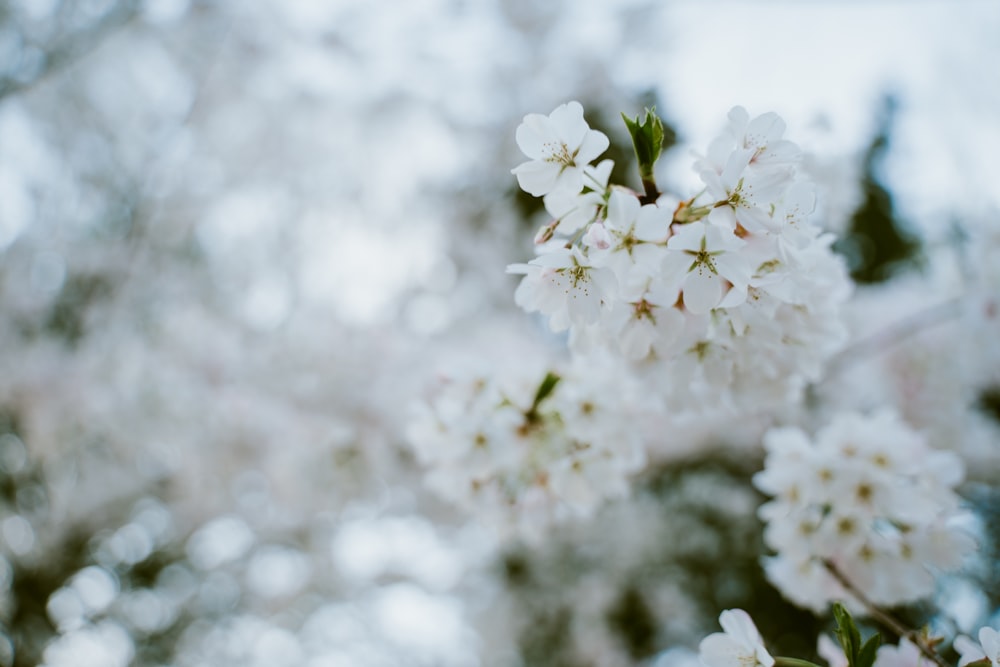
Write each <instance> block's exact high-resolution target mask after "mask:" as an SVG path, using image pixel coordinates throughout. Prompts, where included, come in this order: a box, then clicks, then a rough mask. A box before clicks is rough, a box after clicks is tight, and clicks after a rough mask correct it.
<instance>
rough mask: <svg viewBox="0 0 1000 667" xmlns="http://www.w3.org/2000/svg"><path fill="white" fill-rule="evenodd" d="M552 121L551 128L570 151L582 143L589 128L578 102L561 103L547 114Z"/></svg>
mask: <svg viewBox="0 0 1000 667" xmlns="http://www.w3.org/2000/svg"><path fill="white" fill-rule="evenodd" d="M549 119H550V120H551V121H552V128H553V130H554V131H555V134H556V136H558V137H559V138H560V139H561V140H562V141H563V143H565V144H566V145H567V146H568V147H569V148H570V151H573V150H575V149H576V148H577V147H578V146H580V144H581V143H583V140H584V136H585V135H586V134H587V131H588V130H589V129H590V128H589V126H588V125H587V121H585V120H584V119H583V107H582V106H580V103H579V102H567V103H566V104H562V105H560V106H558V107H556V109H555V110H554V111H553V112H552V113H551V114H549Z"/></svg>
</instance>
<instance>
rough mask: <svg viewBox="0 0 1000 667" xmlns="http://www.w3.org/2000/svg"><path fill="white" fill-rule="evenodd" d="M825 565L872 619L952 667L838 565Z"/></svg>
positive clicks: (922, 651)
mask: <svg viewBox="0 0 1000 667" xmlns="http://www.w3.org/2000/svg"><path fill="white" fill-rule="evenodd" d="M823 565H824V567H826V569H827V571H828V572H829V573H830V574H832V575H833V577H834V578H835V579H836V580H837V581H838V582H840V584H841V585H842V586H843V587H844V588H846V589H847V591H848V592H849V593H850V594H851V595H852V596H854V598H855V599H856V600H857V601H858V602H860V603H861V604H862V605H863V606H864V608H865V609H866V610H868V613H869V614H870V615H871V616H872V618H874V619H875V620H877V621H878V622H879V623H881V624H882V625H884V626H886V627H887V628H889V629H890V630H892V631H893V632H895V633H896V634H897V635H898V636H900V637H905V638H907V639H909V640H910V641H911V642H912V643H913V645H914V646H916V647H917V648H918V649H920V652H921V653H923V654H924V656H925V657H927V659H928V660H932V661H933V662H934V663H935V664H937V665H938V667H952V665H949V664H948V663H947V662H945V659H944V658H942V657H941V656H940V655H938V652H937V651H935V650H934V647H933V646H931V645H930V644H929V643H928V642H927V639H926V638H924V637H923V636H922V635H921V634H920V633H918V632H916V631H915V630H911V629H910V628H908V627H906V626H905V625H903V623H902V622H900V621H899V619H897V618H896V617H895V616H893V615H892V614H890V613H889V612H887V611H885V610H884V609H882V608H881V607H879V606H878V605H876V604H875V603H874V602H872V601H871V600H870V599H869V598H868V596H867V595H865V594H864V593H863V592H861V589H859V588H858V587H857V586H855V585H854V584H853V583H851V580H850V579H848V578H847V577H846V576H845V575H844V573H843V572H841V571H840V570H838V569H837V566H836V565H834V564H833V563H831V562H830V561H828V560H826V561H823Z"/></svg>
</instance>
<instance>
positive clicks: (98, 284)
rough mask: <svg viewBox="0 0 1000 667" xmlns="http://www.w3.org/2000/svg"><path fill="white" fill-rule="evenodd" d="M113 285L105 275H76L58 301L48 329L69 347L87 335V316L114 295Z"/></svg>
mask: <svg viewBox="0 0 1000 667" xmlns="http://www.w3.org/2000/svg"><path fill="white" fill-rule="evenodd" d="M111 291H112V286H111V282H110V281H109V280H108V279H107V278H106V277H105V276H102V275H76V276H71V277H69V278H68V279H67V280H66V284H65V285H64V286H63V288H62V291H61V292H60V293H59V298H57V299H56V302H55V304H54V305H53V306H52V310H51V311H50V312H49V317H48V320H47V321H46V323H45V328H46V330H48V332H49V333H51V334H54V335H56V336H59V337H61V338H63V339H64V340H65V341H66V342H67V343H68V344H69V345H74V344H76V343H77V342H79V340H80V338H82V337H83V335H84V334H85V333H86V330H85V327H86V313H87V309H88V308H89V307H91V306H92V305H94V304H96V303H98V302H100V301H102V300H104V299H107V298H108V297H109V296H110V295H111Z"/></svg>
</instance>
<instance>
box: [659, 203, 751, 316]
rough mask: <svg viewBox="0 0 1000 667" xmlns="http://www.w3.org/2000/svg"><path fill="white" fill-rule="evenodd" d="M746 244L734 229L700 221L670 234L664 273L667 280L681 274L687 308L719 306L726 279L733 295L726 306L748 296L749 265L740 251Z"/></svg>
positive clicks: (694, 310) (703, 309) (701, 309)
mask: <svg viewBox="0 0 1000 667" xmlns="http://www.w3.org/2000/svg"><path fill="white" fill-rule="evenodd" d="M744 245H745V243H744V242H743V241H742V240H741V239H740V238H739V237H737V236H736V235H735V234H733V233H732V232H729V231H727V230H724V229H721V228H719V227H717V226H715V225H712V224H703V223H700V222H695V223H691V224H689V225H685V226H683V227H681V229H680V231H679V232H677V233H676V234H674V235H673V236H671V237H670V240H669V241H668V242H667V250H668V251H671V252H668V253H667V255H666V256H665V257H664V259H663V274H664V275H665V276H666V277H667V282H668V283H669V282H671V281H673V280H676V279H677V277H680V282H682V284H683V290H684V307H685V308H687V309H688V310H690V311H691V312H692V313H707V312H708V311H710V310H712V309H713V308H716V307H718V306H719V305H720V302H721V301H722V297H723V290H724V286H725V284H726V281H728V283H729V284H730V285H731V286H732V288H731V289H730V292H731V293H732V297H729V298H727V299H726V304H725V306H727V307H728V306H738V305H739V304H740V303H742V302H743V301H744V300H745V299H746V291H747V285H748V283H749V282H750V267H749V266H748V265H747V264H746V261H745V260H744V259H743V258H742V257H741V256H740V255H739V254H738V251H739V249H740V248H742V247H743V246H744Z"/></svg>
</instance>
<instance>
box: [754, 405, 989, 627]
mask: <svg viewBox="0 0 1000 667" xmlns="http://www.w3.org/2000/svg"><path fill="white" fill-rule="evenodd" d="M764 446H765V448H766V450H767V458H766V459H765V467H764V470H763V471H762V472H760V473H758V474H757V475H756V476H755V477H754V484H755V485H756V486H757V488H759V489H760V490H761V491H764V492H765V493H767V494H769V495H772V496H774V497H775V498H774V500H772V501H771V502H769V503H767V504H765V505H763V506H762V507H761V509H760V514H761V518H762V519H764V520H765V521H766V522H767V527H766V529H765V531H764V539H765V541H766V543H767V546H768V547H770V548H771V549H773V550H774V551H776V552H777V555H775V556H773V557H771V558H769V559H768V561H767V565H766V570H767V574H768V577H769V578H770V580H771V581H773V582H774V584H775V585H776V586H778V588H780V589H781V591H782V592H783V593H784V594H785V595H786V596H788V597H789V598H790V599H792V600H794V601H795V602H797V603H799V604H801V605H803V606H807V607H809V608H811V609H813V610H815V611H816V612H822V611H823V610H824V609H826V607H827V606H828V605H829V604H830V603H831V602H832V601H835V600H848V601H850V600H852V591H851V589H845V587H844V585H843V584H842V582H841V581H840V580H838V576H837V575H839V576H840V577H843V578H844V579H846V581H847V582H849V583H850V585H851V586H853V587H855V588H854V590H860V591H863V592H864V595H865V596H867V597H868V599H870V600H871V601H873V602H875V603H876V604H880V605H888V606H895V605H898V604H900V603H904V602H911V601H914V600H917V599H919V598H923V597H926V596H928V595H930V594H931V593H932V592H933V591H934V588H935V574H936V573H940V572H947V571H949V570H955V569H957V568H958V567H959V566H960V565H961V564H962V557H963V556H964V555H966V554H968V553H969V552H970V551H971V550H972V549H973V547H974V546H975V544H974V542H973V540H972V538H971V536H970V535H969V534H968V533H967V532H966V531H965V530H964V529H963V528H962V526H961V518H962V517H961V514H960V512H959V502H960V501H959V497H958V496H957V495H956V494H955V488H956V487H957V486H958V484H959V483H960V482H961V481H962V478H963V476H964V469H963V465H962V461H961V459H959V458H958V456H956V455H955V454H954V453H953V452H950V451H947V450H936V449H933V448H931V447H930V446H928V443H927V442H926V439H925V438H924V437H922V436H921V434H919V433H917V432H915V431H913V430H912V429H911V428H909V427H908V426H907V425H906V424H904V423H903V422H901V421H900V420H899V418H898V417H896V416H895V415H893V414H891V413H888V412H882V413H879V414H875V415H871V416H863V415H858V414H850V413H847V414H841V415H838V416H837V417H836V418H835V419H834V421H832V422H831V423H830V424H829V425H827V426H826V427H824V428H823V429H821V430H820V431H819V432H818V433H817V434H816V436H815V439H814V440H813V439H810V438H809V436H808V435H806V433H804V432H803V431H802V430H801V429H799V428H794V427H792V428H782V429H775V430H772V431H769V432H768V433H767V435H766V436H765V438H764ZM835 573H836V574H835ZM855 604H857V602H855Z"/></svg>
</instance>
